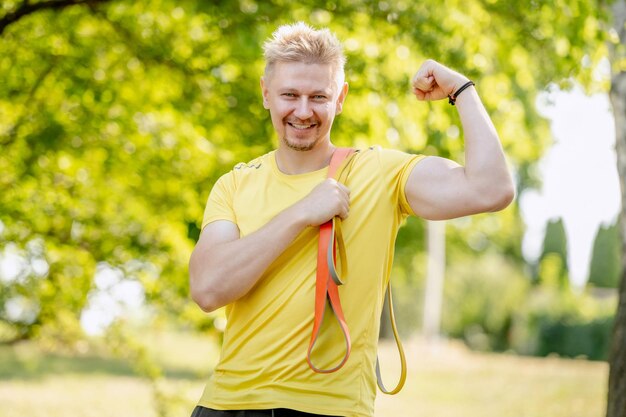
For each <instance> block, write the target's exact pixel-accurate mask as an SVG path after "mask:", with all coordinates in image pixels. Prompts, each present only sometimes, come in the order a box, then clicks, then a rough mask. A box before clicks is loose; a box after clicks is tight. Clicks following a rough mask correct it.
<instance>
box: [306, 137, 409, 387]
mask: <svg viewBox="0 0 626 417" xmlns="http://www.w3.org/2000/svg"><path fill="white" fill-rule="evenodd" d="M352 153H354V150H353V149H351V148H337V149H336V150H335V152H334V153H333V156H332V158H331V160H330V166H329V167H328V178H334V177H335V174H336V172H337V169H338V168H339V166H340V165H341V164H342V162H343V161H345V160H346V159H347V158H348V157H350V155H352ZM337 249H338V250H339V255H340V256H341V267H342V268H341V270H342V271H341V272H342V275H343V276H344V277H345V276H346V275H347V274H346V271H347V262H346V259H347V258H346V251H345V247H344V242H343V236H342V233H341V219H339V218H337V217H335V218H333V219H332V220H329V221H328V222H326V223H324V224H322V225H321V226H320V236H319V242H318V251H317V276H316V281H315V322H314V324H313V333H312V334H311V341H310V342H309V349H308V350H307V356H306V360H307V362H308V364H309V367H310V368H311V369H312V370H313V371H315V372H317V373H322V374H328V373H331V372H335V371H338V370H339V369H341V367H343V365H345V363H346V362H347V361H348V357H349V356H350V350H351V348H352V342H351V340H350V331H349V330H348V325H347V324H346V319H345V317H344V315H343V309H342V308H341V301H340V300H339V291H338V289H337V286H338V285H342V284H343V281H342V280H341V277H340V276H339V274H338V273H337V270H336V264H337V261H336V251H337ZM327 299H328V301H329V303H330V307H331V310H332V312H333V313H334V315H335V318H336V319H337V321H338V323H339V327H340V328H341V331H342V332H343V336H344V340H345V342H346V351H345V352H346V353H345V355H344V357H343V359H342V360H341V362H339V364H338V365H336V366H335V367H333V368H330V369H321V368H318V367H316V366H315V365H313V362H312V361H311V351H312V350H313V347H314V346H315V343H316V342H317V338H318V336H319V332H320V328H321V327H322V322H323V321H324V311H325V309H326V300H327ZM387 302H388V303H389V315H390V320H391V329H392V330H393V336H394V339H395V341H396V345H397V347H398V353H399V354H400V364H401V371H400V379H399V381H398V384H397V385H396V387H395V388H393V389H391V390H388V389H387V388H386V387H385V386H384V384H383V380H382V376H381V374H380V365H379V362H378V358H376V380H377V381H376V382H377V383H378V388H380V390H381V391H382V392H383V393H384V394H397V393H398V392H400V390H401V389H402V387H403V386H404V382H405V380H406V368H407V367H406V359H405V356H404V350H403V349H402V343H401V342H400V336H399V335H398V330H397V328H396V320H395V317H394V314H393V301H392V298H391V282H389V283H388V284H387Z"/></svg>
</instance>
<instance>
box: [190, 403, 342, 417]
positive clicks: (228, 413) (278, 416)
mask: <svg viewBox="0 0 626 417" xmlns="http://www.w3.org/2000/svg"><path fill="white" fill-rule="evenodd" d="M319 416H320V414H311V413H305V412H303V411H296V410H289V409H287V408H275V409H273V410H212V409H210V408H205V407H201V406H197V407H196V408H195V409H194V410H193V413H191V417H319ZM328 417H332V416H328ZM336 417H338V416H336Z"/></svg>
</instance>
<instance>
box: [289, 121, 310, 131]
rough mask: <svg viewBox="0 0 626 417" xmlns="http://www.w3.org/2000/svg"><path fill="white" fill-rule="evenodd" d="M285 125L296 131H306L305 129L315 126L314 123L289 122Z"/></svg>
mask: <svg viewBox="0 0 626 417" xmlns="http://www.w3.org/2000/svg"><path fill="white" fill-rule="evenodd" d="M287 124H288V125H289V126H291V127H293V128H294V129H296V130H307V129H312V128H314V127H315V126H317V124H316V123H305V124H302V123H291V122H287Z"/></svg>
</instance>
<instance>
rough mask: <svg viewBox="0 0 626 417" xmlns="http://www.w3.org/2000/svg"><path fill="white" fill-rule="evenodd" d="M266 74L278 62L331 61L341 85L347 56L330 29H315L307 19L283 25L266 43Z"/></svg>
mask: <svg viewBox="0 0 626 417" xmlns="http://www.w3.org/2000/svg"><path fill="white" fill-rule="evenodd" d="M263 51H264V54H263V55H264V57H265V77H268V76H269V75H270V73H271V70H272V67H273V66H274V64H276V63H277V62H304V63H307V64H330V65H332V67H333V71H334V72H336V73H337V81H338V84H339V86H341V85H342V84H343V80H344V70H343V68H344V66H345V64H346V57H345V55H344V54H343V47H342V46H341V43H340V42H339V40H338V39H337V37H336V36H335V35H334V34H333V33H332V32H331V31H330V30H328V29H314V28H312V27H311V26H309V25H307V24H306V23H304V22H297V23H294V24H292V25H282V26H280V27H279V28H278V29H276V31H275V32H274V33H273V34H272V38H271V39H268V40H267V41H266V42H265V44H264V45H263Z"/></svg>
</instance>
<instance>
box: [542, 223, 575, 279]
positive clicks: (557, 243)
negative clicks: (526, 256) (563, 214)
mask: <svg viewBox="0 0 626 417" xmlns="http://www.w3.org/2000/svg"><path fill="white" fill-rule="evenodd" d="M548 258H549V259H548ZM555 260H556V261H558V267H556V269H555V270H554V271H553V272H551V273H548V274H547V275H546V274H545V272H546V271H545V269H546V266H547V264H550V265H551V266H550V267H548V268H547V269H554V267H555V265H554V261H555ZM538 262H539V279H540V281H541V279H543V278H547V277H548V276H549V277H552V278H553V279H552V280H556V281H555V282H552V283H551V284H553V285H556V286H558V287H560V288H567V286H568V285H569V282H568V281H569V275H568V270H569V268H568V266H567V265H568V261H567V234H566V233H565V225H564V224H563V219H562V218H559V219H557V220H550V221H548V224H547V225H546V234H545V237H544V239H543V249H542V252H541V256H540V257H539V261H538ZM542 269H544V271H543V272H544V274H542ZM541 283H542V284H543V282H541Z"/></svg>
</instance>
